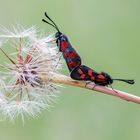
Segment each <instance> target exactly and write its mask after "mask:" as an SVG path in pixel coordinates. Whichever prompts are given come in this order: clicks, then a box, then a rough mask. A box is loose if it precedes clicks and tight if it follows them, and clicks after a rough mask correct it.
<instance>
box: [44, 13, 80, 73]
mask: <svg viewBox="0 0 140 140" xmlns="http://www.w3.org/2000/svg"><path fill="white" fill-rule="evenodd" d="M45 16H46V17H47V19H49V21H51V23H50V22H48V21H47V20H45V19H43V20H42V21H43V22H46V23H47V24H49V25H51V26H53V27H54V28H55V29H56V30H57V33H56V34H55V38H56V43H57V46H58V47H59V51H60V52H62V55H63V57H64V59H65V61H66V63H67V66H68V69H69V71H70V72H71V71H72V70H73V69H74V68H76V67H77V66H80V65H81V58H80V56H79V54H78V53H77V52H76V50H75V49H74V48H73V47H72V45H71V43H70V42H69V40H68V38H67V36H66V35H64V34H63V33H61V32H60V30H59V29H58V27H57V25H56V24H55V23H54V21H53V20H52V19H51V18H50V17H49V16H48V15H47V13H45Z"/></svg>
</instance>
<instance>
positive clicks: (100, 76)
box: [42, 12, 135, 86]
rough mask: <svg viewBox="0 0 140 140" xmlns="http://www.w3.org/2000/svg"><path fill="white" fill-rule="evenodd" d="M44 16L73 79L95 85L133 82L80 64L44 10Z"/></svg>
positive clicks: (72, 49)
mask: <svg viewBox="0 0 140 140" xmlns="http://www.w3.org/2000/svg"><path fill="white" fill-rule="evenodd" d="M45 16H46V18H47V19H48V20H49V21H47V20H45V19H42V21H43V22H45V23H47V24H49V25H51V26H53V27H54V28H55V29H56V30H57V32H56V34H55V38H56V43H57V46H58V47H59V51H60V52H62V54H63V57H64V59H65V61H66V63H67V66H68V69H69V71H70V76H71V78H72V79H74V80H83V81H87V82H94V83H95V84H96V85H101V86H108V85H111V84H112V83H113V81H114V80H118V81H122V82H126V83H128V84H134V83H135V82H134V80H130V79H114V78H112V77H111V76H110V75H109V74H107V73H105V72H101V73H98V72H96V71H94V70H93V69H91V68H89V67H87V66H85V65H82V64H81V58H80V56H79V54H78V53H77V52H76V50H75V49H74V48H73V47H72V45H71V44H70V42H69V40H68V37H67V36H66V35H64V34H63V33H61V32H60V30H59V28H58V27H57V25H56V24H55V23H54V21H53V20H52V19H51V18H50V17H49V16H48V15H47V13H46V12H45Z"/></svg>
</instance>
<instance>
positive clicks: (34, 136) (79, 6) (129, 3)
mask: <svg viewBox="0 0 140 140" xmlns="http://www.w3.org/2000/svg"><path fill="white" fill-rule="evenodd" d="M44 11H47V12H48V13H49V15H50V16H51V17H52V18H53V19H54V20H55V22H56V23H57V24H58V26H59V28H60V29H61V31H62V32H64V33H65V34H66V35H68V37H69V38H70V41H71V43H72V45H73V46H74V47H75V48H76V50H78V52H79V54H80V55H81V57H82V59H83V63H84V64H86V65H87V66H90V67H92V68H93V69H95V70H97V71H102V70H103V71H105V72H108V73H109V74H111V75H112V76H114V77H122V78H134V79H135V80H136V84H135V85H133V86H131V85H127V84H125V83H121V82H115V83H114V84H113V87H114V88H117V89H120V90H123V91H127V92H130V93H133V94H136V95H139V96H140V92H139V83H140V74H139V72H140V64H139V59H140V57H139V56H140V52H139V51H140V48H139V47H140V1H139V0H106V1H105V0H83V1H82V0H69V1H68V0H58V1H56V0H38V1H34V0H24V1H23V0H0V19H1V20H0V25H4V26H6V27H10V26H11V25H14V24H16V23H21V24H22V25H25V26H27V27H30V26H31V25H37V26H38V27H39V28H40V29H41V30H42V32H46V33H51V32H54V31H55V30H54V29H53V28H52V27H50V26H49V25H47V24H44V23H42V22H41V19H42V18H43V17H44V15H43V13H44ZM64 68H65V70H64V73H65V74H67V75H68V74H69V73H68V70H67V69H66V67H65V65H64ZM60 92H61V94H60V98H59V101H57V103H56V104H54V107H53V108H52V109H51V111H50V112H49V111H47V110H46V111H44V112H43V113H42V114H41V116H40V118H37V119H30V120H27V122H26V123H25V125H24V126H23V125H22V122H17V123H15V124H11V123H9V122H0V139H1V140H126V139H127V140H140V121H139V119H140V105H137V104H134V103H129V102H127V101H122V100H120V99H118V98H116V97H111V96H107V95H103V94H100V93H97V92H93V91H88V90H85V89H80V88H76V87H70V86H65V88H62V89H60Z"/></svg>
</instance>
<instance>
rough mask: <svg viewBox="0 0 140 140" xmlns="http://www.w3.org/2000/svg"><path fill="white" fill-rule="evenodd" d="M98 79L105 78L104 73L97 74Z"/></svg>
mask: <svg viewBox="0 0 140 140" xmlns="http://www.w3.org/2000/svg"><path fill="white" fill-rule="evenodd" d="M97 77H98V78H99V79H103V80H104V79H105V77H104V75H102V74H99V75H98V76H97Z"/></svg>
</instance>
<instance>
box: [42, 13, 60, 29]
mask: <svg viewBox="0 0 140 140" xmlns="http://www.w3.org/2000/svg"><path fill="white" fill-rule="evenodd" d="M45 16H46V18H47V19H49V21H51V23H50V22H48V21H46V20H44V19H42V21H43V22H46V23H48V24H49V25H51V26H53V27H54V28H55V29H56V30H57V31H58V32H60V30H59V28H58V27H57V25H56V24H55V22H54V21H53V20H52V19H51V18H50V17H49V16H48V14H47V13H46V12H45Z"/></svg>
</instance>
